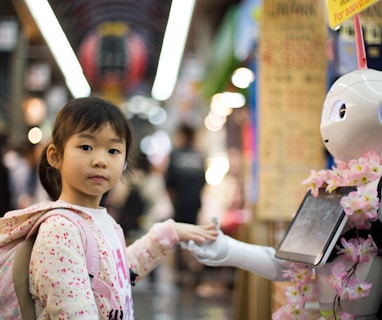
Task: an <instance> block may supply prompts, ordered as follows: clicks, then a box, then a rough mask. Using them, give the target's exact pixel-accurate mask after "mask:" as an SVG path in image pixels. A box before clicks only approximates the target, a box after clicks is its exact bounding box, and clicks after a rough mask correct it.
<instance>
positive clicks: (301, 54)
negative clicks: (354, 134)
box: [256, 0, 327, 220]
mask: <svg viewBox="0 0 382 320" xmlns="http://www.w3.org/2000/svg"><path fill="white" fill-rule="evenodd" d="M296 3H297V2H295V1H292V2H290V1H286V0H267V1H264V8H263V23H262V25H261V29H260V30H261V31H260V39H261V41H260V42H259V63H258V66H259V67H258V68H259V69H258V70H259V71H258V75H259V77H258V78H257V79H258V80H259V81H258V89H259V90H258V92H259V94H258V99H257V116H258V117H257V119H258V121H257V130H258V149H259V153H258V160H257V163H256V168H257V173H258V174H257V179H258V180H257V181H258V201H257V210H256V214H257V216H258V218H260V219H266V220H288V219H291V218H292V215H293V214H294V213H295V212H296V210H297V209H298V206H299V204H300V202H301V200H302V199H303V196H304V194H305V192H306V186H304V185H303V184H302V181H303V180H304V179H306V178H307V177H308V176H309V174H310V170H311V169H322V168H325V155H324V150H325V148H324V145H323V142H322V140H321V136H320V119H321V110H322V104H323V101H324V98H325V95H326V74H327V72H326V70H327V56H326V49H327V37H326V32H327V25H326V24H325V22H324V16H325V7H324V6H323V5H322V3H321V2H320V1H315V0H300V1H298V5H297V4H296Z"/></svg>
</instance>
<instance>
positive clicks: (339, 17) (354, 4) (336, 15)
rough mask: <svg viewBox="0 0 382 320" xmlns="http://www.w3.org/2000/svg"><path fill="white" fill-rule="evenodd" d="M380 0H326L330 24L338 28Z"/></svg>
mask: <svg viewBox="0 0 382 320" xmlns="http://www.w3.org/2000/svg"><path fill="white" fill-rule="evenodd" d="M377 1H378V0H326V6H327V10H328V17H329V25H330V27H331V28H332V29H335V28H337V27H338V26H339V25H340V24H341V23H342V22H344V21H345V20H347V19H349V18H351V17H353V16H354V15H355V14H356V13H359V12H361V11H362V10H364V9H366V8H367V7H369V6H371V5H373V4H374V3H376V2H377Z"/></svg>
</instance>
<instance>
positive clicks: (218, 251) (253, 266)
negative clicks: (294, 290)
mask: <svg viewBox="0 0 382 320" xmlns="http://www.w3.org/2000/svg"><path fill="white" fill-rule="evenodd" d="M181 246H182V248H184V249H187V250H189V251H191V253H192V254H193V255H194V256H195V257H196V259H197V260H198V261H199V262H200V263H203V264H205V265H208V266H213V267H217V266H231V267H237V268H240V269H243V270H246V271H249V272H253V273H256V274H258V275H259V276H262V277H264V278H266V279H269V280H276V281H285V280H286V279H285V278H283V277H282V270H283V269H287V268H288V265H287V262H285V261H283V260H279V259H277V258H276V257H275V256H274V253H275V249H274V248H272V247H267V246H259V245H253V244H249V243H245V242H242V241H238V240H236V239H233V238H231V237H229V236H227V235H225V234H223V233H222V232H221V231H219V236H218V238H217V239H216V241H210V242H207V243H204V244H201V245H198V244H196V243H195V242H193V241H189V242H188V243H184V242H183V243H181Z"/></svg>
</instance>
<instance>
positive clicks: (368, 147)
mask: <svg viewBox="0 0 382 320" xmlns="http://www.w3.org/2000/svg"><path fill="white" fill-rule="evenodd" d="M320 129H321V137H322V140H323V142H324V144H325V147H326V149H327V150H328V151H329V152H330V154H331V155H332V156H333V157H334V158H336V159H338V160H342V161H349V160H351V159H356V158H359V157H361V156H362V155H363V154H364V153H366V152H368V151H375V152H377V153H381V152H382V72H381V71H376V70H373V69H367V68H365V69H359V70H355V71H353V72H350V73H348V74H345V75H344V76H342V77H340V78H339V79H338V80H337V81H336V82H335V83H334V84H333V85H332V87H331V88H330V90H329V92H328V94H327V96H326V99H325V101H324V106H323V110H322V118H321V125H320Z"/></svg>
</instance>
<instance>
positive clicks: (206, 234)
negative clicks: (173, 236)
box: [175, 222, 218, 243]
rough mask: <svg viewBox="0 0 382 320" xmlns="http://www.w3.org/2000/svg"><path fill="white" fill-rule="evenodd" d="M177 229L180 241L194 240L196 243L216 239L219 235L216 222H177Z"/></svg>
mask: <svg viewBox="0 0 382 320" xmlns="http://www.w3.org/2000/svg"><path fill="white" fill-rule="evenodd" d="M175 229H176V232H177V233H178V236H179V238H180V241H185V242H187V241H189V240H193V241H195V242H196V243H203V242H205V241H207V240H209V241H214V240H216V238H217V236H218V230H216V224H214V223H210V224H206V225H194V224H189V223H181V222H175Z"/></svg>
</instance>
